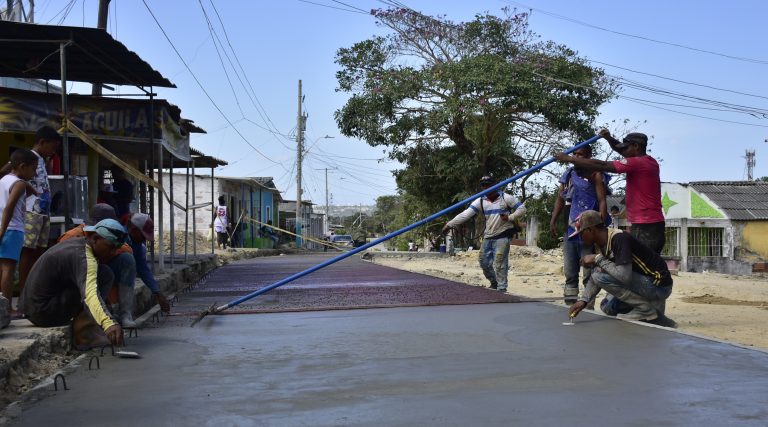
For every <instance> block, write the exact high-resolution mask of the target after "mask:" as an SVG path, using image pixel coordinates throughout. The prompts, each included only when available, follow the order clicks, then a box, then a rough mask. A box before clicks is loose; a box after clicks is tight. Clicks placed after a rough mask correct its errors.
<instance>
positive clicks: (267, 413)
mask: <svg viewBox="0 0 768 427" xmlns="http://www.w3.org/2000/svg"><path fill="white" fill-rule="evenodd" d="M565 320H567V315H566V310H565V308H564V307H556V306H552V305H547V304H542V303H512V304H483V305H464V306H443V307H403V308H386V309H371V310H348V311H327V312H299V313H270V314H255V315H254V314H250V315H245V314H242V315H230V316H212V317H208V318H206V319H204V320H203V321H202V322H201V323H200V324H199V325H198V326H197V327H195V328H189V327H188V319H184V318H171V320H169V323H173V324H174V325H169V324H167V325H165V326H163V327H162V328H159V329H151V330H145V331H142V334H141V337H140V338H139V339H132V340H131V341H130V345H129V346H128V347H127V350H133V351H138V352H139V353H141V354H142V356H143V357H144V358H143V359H140V360H126V359H116V358H113V357H109V356H105V357H103V358H102V359H103V361H102V364H101V370H98V371H88V370H87V366H81V367H80V368H79V369H78V370H77V373H75V374H69V375H68V378H67V379H68V385H69V387H70V388H71V390H69V391H59V392H58V393H55V394H54V395H52V396H50V397H48V398H46V399H44V400H42V401H41V402H38V403H36V404H33V405H32V406H30V407H25V408H24V411H23V413H22V414H21V416H20V418H19V419H18V420H17V421H18V425H29V426H42V425H57V426H61V425H115V426H122V425H142V426H150V425H151V426H155V425H210V426H226V425H279V426H292V425H308V426H326V425H376V426H381V425H402V426H421V425H439V426H445V425H455V426H475V425H476V426H481V425H521V426H530V425H540V426H568V427H573V426H582V425H583V426H603V425H633V426H652V425H706V426H721V425H728V424H738V425H766V423H768V355H767V354H765V353H761V352H757V351H751V350H745V349H741V348H738V347H734V346H730V345H727V344H721V343H716V342H711V341H708V340H704V339H699V338H695V337H690V336H685V335H682V334H677V333H674V332H670V331H665V330H660V329H656V328H649V327H643V326H639V325H634V324H630V323H626V322H622V321H618V320H613V319H607V318H601V317H597V316H594V315H590V314H587V313H584V314H582V315H580V316H579V317H578V318H577V319H576V323H577V324H576V325H575V326H562V325H561V323H562V322H563V321H565ZM52 394H53V393H52Z"/></svg>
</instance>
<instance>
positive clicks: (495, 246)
mask: <svg viewBox="0 0 768 427" xmlns="http://www.w3.org/2000/svg"><path fill="white" fill-rule="evenodd" d="M480 267H482V269H483V274H484V275H485V278H486V279H488V280H490V282H491V284H494V283H496V285H497V286H498V289H499V291H506V290H507V271H508V270H509V238H508V237H501V238H498V239H484V240H483V245H482V246H481V247H480Z"/></svg>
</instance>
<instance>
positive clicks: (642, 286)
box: [590, 271, 672, 315]
mask: <svg viewBox="0 0 768 427" xmlns="http://www.w3.org/2000/svg"><path fill="white" fill-rule="evenodd" d="M590 280H591V281H592V282H593V283H594V284H595V285H597V286H598V287H599V288H601V289H603V290H605V291H606V292H608V293H609V294H611V295H613V296H614V298H613V299H612V300H611V301H610V302H609V303H608V304H607V306H608V307H606V308H607V309H608V311H611V312H608V311H605V310H606V309H603V311H605V313H606V314H608V315H616V314H618V313H621V312H627V311H628V310H626V308H624V309H622V307H621V304H622V303H623V304H627V305H629V306H631V307H632V308H636V309H639V310H641V311H648V310H653V311H655V312H658V313H661V314H664V305H665V304H664V303H665V301H666V300H667V298H669V295H670V294H672V285H669V286H655V285H654V284H653V280H652V279H651V278H650V277H648V276H645V275H642V274H640V273H637V272H634V271H633V272H632V280H631V281H630V283H626V284H625V283H622V282H620V281H619V280H618V279H616V278H615V277H613V276H611V275H610V274H608V273H604V272H602V271H593V272H592V275H591V277H590ZM614 304H616V306H615V307H614ZM602 305H603V304H602V303H601V308H602ZM625 307H626V306H625ZM613 311H616V312H615V313H614V312H613Z"/></svg>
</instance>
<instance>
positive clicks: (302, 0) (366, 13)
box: [299, 0, 369, 15]
mask: <svg viewBox="0 0 768 427" xmlns="http://www.w3.org/2000/svg"><path fill="white" fill-rule="evenodd" d="M299 1H300V2H302V3H308V4H313V5H315V6H322V7H327V8H329V9H336V10H343V11H344V12H351V13H361V14H365V15H369V13H368V12H359V11H357V10H350V9H344V8H341V7H336V6H331V5H329V4H322V3H315V2H313V1H309V0H299Z"/></svg>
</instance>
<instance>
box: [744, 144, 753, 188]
mask: <svg viewBox="0 0 768 427" xmlns="http://www.w3.org/2000/svg"><path fill="white" fill-rule="evenodd" d="M744 158H745V159H747V166H746V172H747V181H752V180H753V179H754V178H753V176H752V172H753V171H754V170H755V150H747V155H746V156H745V157H744Z"/></svg>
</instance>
